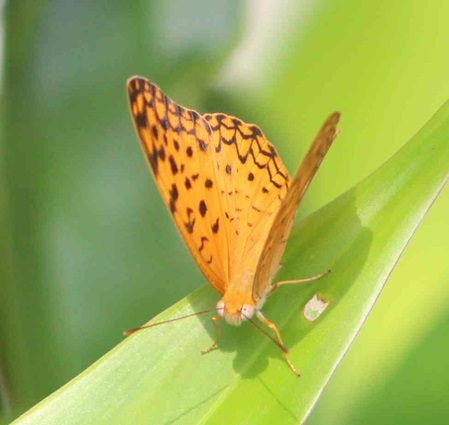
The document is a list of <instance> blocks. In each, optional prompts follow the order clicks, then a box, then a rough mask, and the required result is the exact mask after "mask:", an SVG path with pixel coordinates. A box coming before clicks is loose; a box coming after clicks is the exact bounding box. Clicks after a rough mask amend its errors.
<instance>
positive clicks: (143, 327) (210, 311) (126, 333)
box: [123, 308, 217, 336]
mask: <svg viewBox="0 0 449 425" xmlns="http://www.w3.org/2000/svg"><path fill="white" fill-rule="evenodd" d="M215 311H217V310H216V309H215V308H213V309H209V310H204V311H198V312H196V313H191V314H187V315H185V316H181V317H175V318H174V319H168V320H163V321H162V322H157V323H152V324H151V325H145V326H140V327H138V328H132V329H128V330H126V331H124V332H123V335H125V336H128V335H131V334H133V333H135V332H137V331H141V330H143V329H149V328H154V327H155V326H159V325H165V324H166V323H171V322H176V321H178V320H182V319H187V318H188V317H193V316H200V315H201V314H207V313H213V312H215Z"/></svg>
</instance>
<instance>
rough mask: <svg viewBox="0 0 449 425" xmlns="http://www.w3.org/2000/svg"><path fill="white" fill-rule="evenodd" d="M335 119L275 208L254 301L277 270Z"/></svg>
mask: <svg viewBox="0 0 449 425" xmlns="http://www.w3.org/2000/svg"><path fill="white" fill-rule="evenodd" d="M339 118H340V114H339V113H338V112H336V113H334V114H332V115H331V116H330V117H329V118H328V119H327V121H326V122H325V123H324V125H323V127H322V128H321V130H320V131H319V133H318V134H317V136H316V137H315V140H314V142H313V144H312V146H311V147H310V149H309V151H308V152H307V155H306V156H305V158H304V159H303V161H302V163H301V165H300V166H299V168H298V170H297V171H296V174H295V176H294V177H293V180H292V182H291V184H290V187H289V190H288V192H287V194H286V196H285V198H284V199H283V201H282V203H281V205H280V206H279V209H278V212H277V214H276V217H275V219H274V221H273V224H272V227H271V229H270V231H269V234H268V237H267V239H266V241H265V245H264V247H263V250H262V253H261V256H260V259H259V263H258V266H257V272H256V276H255V280H254V287H253V297H254V299H255V300H259V299H261V298H262V297H263V296H264V294H265V292H266V290H267V289H268V288H269V287H270V285H271V282H272V280H273V278H274V275H275V274H276V272H277V271H278V268H279V263H280V260H281V257H282V255H283V253H284V250H285V245H286V243H287V239H288V237H289V235H290V231H291V228H292V226H293V222H294V220H295V215H296V211H297V209H298V206H299V204H300V202H301V200H302V198H303V197H304V194H305V192H306V190H307V188H308V186H309V184H310V182H311V180H312V179H313V177H314V175H315V173H316V172H317V170H318V168H319V166H320V164H321V162H322V160H323V158H324V156H325V155H326V153H327V151H328V150H329V148H330V146H331V144H332V142H333V141H334V139H335V137H336V135H337V134H338V132H337V128H336V126H337V123H338V120H339Z"/></svg>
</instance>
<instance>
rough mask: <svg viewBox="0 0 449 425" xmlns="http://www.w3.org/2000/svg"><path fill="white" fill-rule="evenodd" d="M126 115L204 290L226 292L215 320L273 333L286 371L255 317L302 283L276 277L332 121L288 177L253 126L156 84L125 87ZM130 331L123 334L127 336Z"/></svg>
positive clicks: (332, 133)
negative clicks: (174, 96) (187, 104)
mask: <svg viewBox="0 0 449 425" xmlns="http://www.w3.org/2000/svg"><path fill="white" fill-rule="evenodd" d="M128 95H129V101H130V108H131V114H132V117H133V119H134V123H135V126H136V129H137V133H138V136H139V139H140V141H141V145H142V148H143V152H144V155H145V158H146V159H147V161H148V164H149V165H150V168H151V171H152V173H153V176H154V178H155V180H156V183H157V185H158V187H159V191H160V193H161V195H162V197H163V199H164V201H165V204H166V205H167V208H168V209H169V211H170V213H171V215H172V217H173V219H174V221H175V223H176V225H177V227H178V230H179V232H180V233H181V235H182V237H183V239H184V242H185V243H186V245H187V247H188V248H189V250H190V253H191V254H192V256H193V258H194V259H195V261H196V263H197V265H198V267H199V268H200V270H201V271H202V272H203V274H204V276H205V277H206V279H207V280H208V281H209V283H210V284H211V285H212V286H213V287H214V288H215V289H216V290H217V291H218V292H219V293H220V294H221V295H222V298H221V300H220V301H218V303H217V305H216V311H217V315H215V316H213V317H212V322H213V324H214V327H215V330H216V340H215V342H214V343H213V344H212V346H211V347H210V348H209V349H207V350H205V351H204V352H203V353H206V352H209V351H211V350H212V349H213V348H215V347H216V345H217V343H218V338H219V332H218V327H217V324H216V321H217V320H218V319H220V318H224V319H225V320H226V322H228V323H230V324H232V325H240V324H241V322H242V321H245V320H249V321H251V323H253V324H255V323H254V322H253V321H252V320H251V318H252V317H253V315H256V317H257V318H258V319H259V320H260V321H261V322H262V323H263V324H265V325H266V326H268V328H269V329H271V330H272V331H274V333H275V336H276V338H277V341H276V340H275V342H276V344H277V345H278V346H279V347H280V348H281V349H282V351H283V354H284V356H285V359H286V361H287V363H288V364H289V366H290V368H291V369H292V371H293V372H294V373H295V374H296V375H298V376H299V374H298V372H297V370H296V368H295V367H294V366H293V364H292V363H291V361H290V359H289V356H288V350H287V348H285V345H284V343H283V341H282V338H281V335H280V333H279V331H278V329H277V327H276V325H275V324H274V323H273V322H271V321H269V320H268V319H267V318H266V317H265V316H264V315H263V314H262V312H261V309H262V306H263V304H264V303H265V301H266V299H267V297H268V296H269V295H271V294H272V293H273V292H274V291H275V290H276V289H277V288H278V287H279V286H281V285H284V284H292V283H303V282H310V281H312V280H315V279H318V278H320V277H322V276H324V275H326V274H327V273H328V271H327V272H325V273H322V274H320V275H318V276H313V277H311V278H308V279H301V280H295V281H284V282H278V283H277V284H275V285H272V283H271V282H272V280H273V278H274V276H275V274H276V272H277V271H278V268H279V263H280V260H281V257H282V254H283V252H284V249H285V245H286V243H287V239H288V236H289V234H290V231H291V228H292V225H293V222H294V218H295V215H296V211H297V209H298V205H299V203H300V201H301V199H302V198H303V196H304V193H305V191H306V190H307V187H308V186H309V183H310V181H311V180H312V178H313V176H314V175H315V173H316V171H317V169H318V167H319V166H320V164H321V161H322V160H323V158H324V156H325V155H326V153H327V151H328V149H329V147H330V145H331V144H332V142H333V140H334V138H335V137H336V135H337V133H338V131H337V129H336V125H337V123H338V120H339V117H340V114H339V113H338V112H336V113H334V114H332V115H331V116H330V117H329V118H328V119H327V121H326V122H325V124H324V125H323V127H322V128H321V130H320V132H319V133H318V135H317V136H316V138H315V141H314V142H313V144H312V146H311V148H310V149H309V151H308V153H307V155H306V157H305V158H304V160H303V162H302V163H301V165H300V167H299V169H298V171H297V172H296V174H295V176H294V177H293V179H291V178H290V176H289V174H288V171H287V169H286V168H285V166H284V164H283V163H282V161H281V159H280V158H279V156H278V154H277V152H276V150H275V148H274V147H273V145H271V144H270V143H269V142H268V141H267V140H266V138H265V136H264V135H263V133H262V130H261V129H260V128H259V127H257V126H255V125H252V124H246V123H244V122H243V121H241V120H240V119H238V118H235V117H232V116H229V115H226V114H205V115H200V114H199V113H198V112H195V111H193V110H190V109H186V108H183V107H181V106H179V105H177V104H176V103H174V102H173V101H172V100H170V99H169V98H168V97H167V96H166V95H165V94H164V93H163V92H162V91H161V90H160V89H159V88H158V87H157V86H156V85H155V84H153V83H151V82H150V81H148V80H146V79H144V78H140V77H134V78H131V79H130V80H128ZM142 328H144V327H141V328H135V329H131V330H130V331H128V332H127V334H130V333H132V332H134V331H136V330H139V329H142Z"/></svg>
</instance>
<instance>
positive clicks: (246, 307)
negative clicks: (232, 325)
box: [240, 304, 254, 320]
mask: <svg viewBox="0 0 449 425" xmlns="http://www.w3.org/2000/svg"><path fill="white" fill-rule="evenodd" d="M240 314H241V316H242V320H246V319H251V317H253V314H254V306H252V305H250V304H243V305H242V308H241V310H240Z"/></svg>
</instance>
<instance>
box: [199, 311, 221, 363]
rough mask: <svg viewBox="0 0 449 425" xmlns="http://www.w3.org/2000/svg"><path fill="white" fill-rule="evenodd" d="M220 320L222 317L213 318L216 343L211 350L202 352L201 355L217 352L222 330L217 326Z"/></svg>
mask: <svg viewBox="0 0 449 425" xmlns="http://www.w3.org/2000/svg"><path fill="white" fill-rule="evenodd" d="M219 319H221V317H220V316H219V315H218V314H216V315H215V316H212V317H211V320H212V323H213V325H214V328H215V341H214V342H213V343H212V345H211V346H210V347H209V348H207V349H206V350H203V351H201V354H207V353H210V352H211V351H212V350H215V348H217V345H218V340H219V339H220V330H219V329H218V325H217V320H219Z"/></svg>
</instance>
